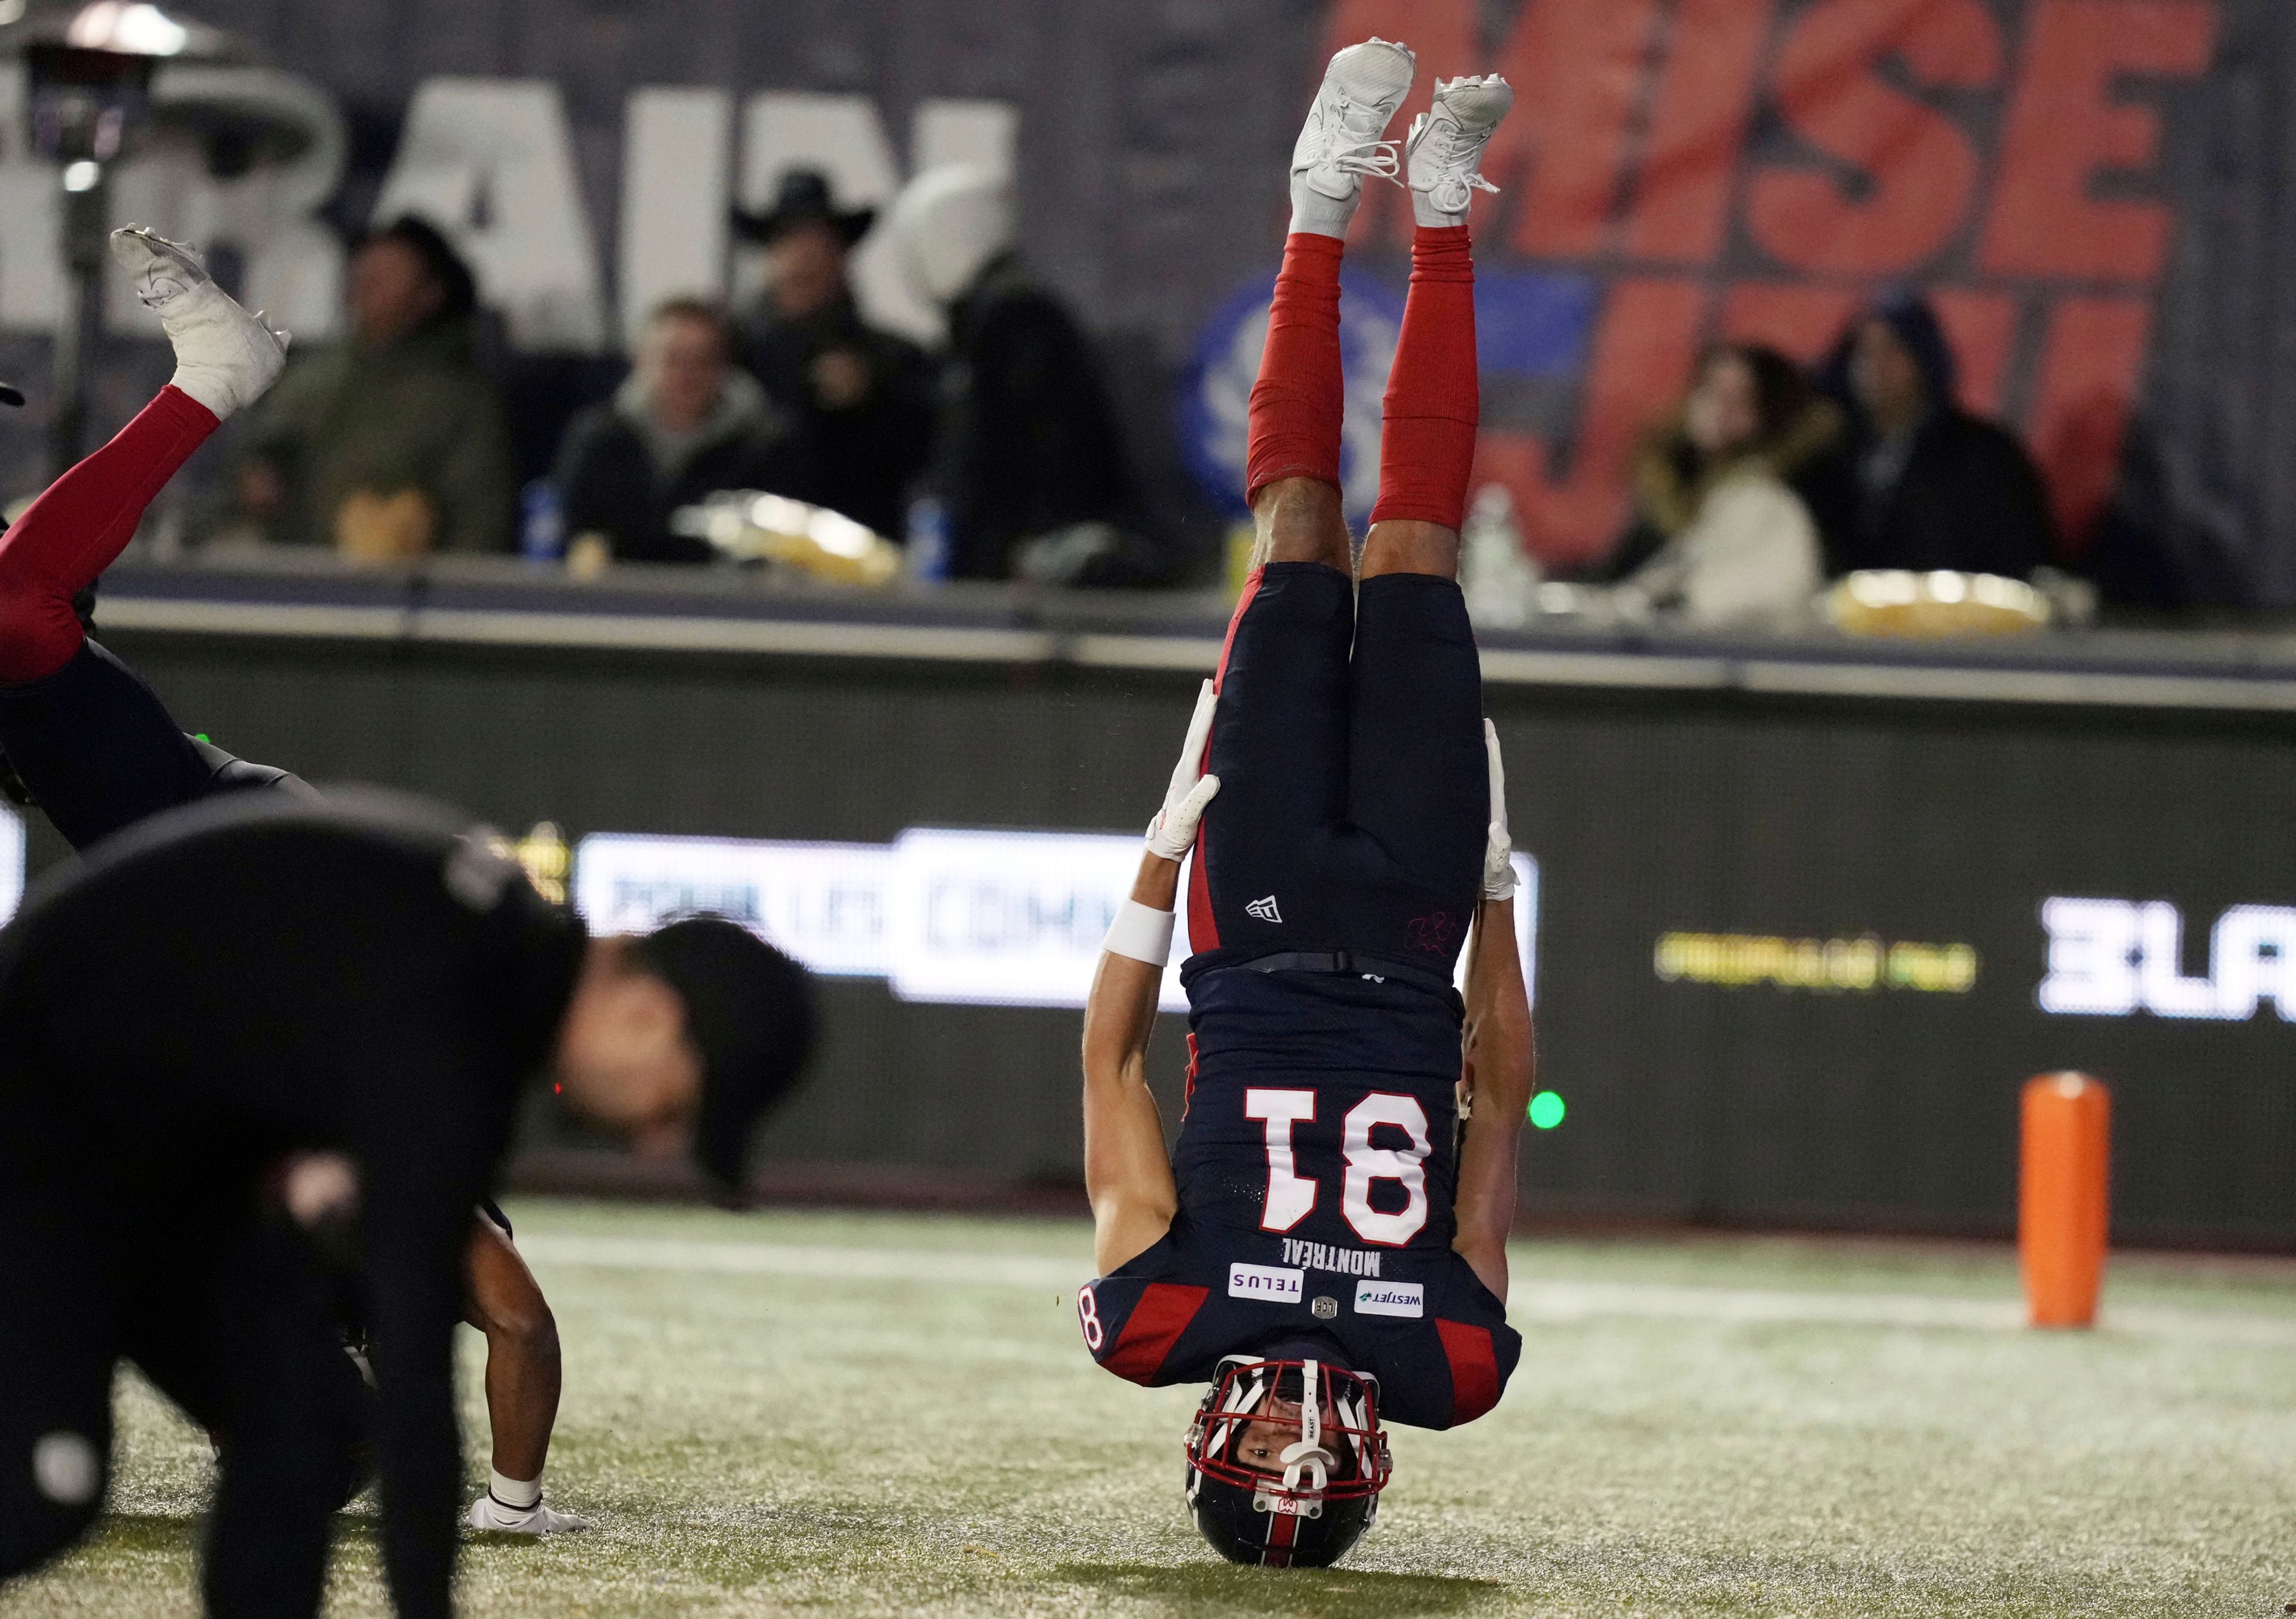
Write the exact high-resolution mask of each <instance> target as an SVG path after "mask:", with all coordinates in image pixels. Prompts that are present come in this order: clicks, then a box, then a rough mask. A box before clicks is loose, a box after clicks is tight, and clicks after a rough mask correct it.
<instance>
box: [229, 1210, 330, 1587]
mask: <svg viewBox="0 0 2296 1619" xmlns="http://www.w3.org/2000/svg"><path fill="white" fill-rule="evenodd" d="M218 1241H219V1243H220V1245H221V1252H220V1255H219V1258H218V1261H217V1267H216V1272H215V1284H214V1286H213V1287H212V1288H210V1289H209V1296H208V1299H207V1305H208V1310H209V1316H208V1320H207V1322H206V1323H205V1326H206V1336H207V1338H208V1341H209V1343H210V1344H212V1345H214V1349H215V1355H216V1364H217V1368H218V1370H219V1371H220V1372H221V1374H222V1377H223V1378H224V1382H225V1389H224V1424H225V1426H224V1429H223V1442H224V1443H223V1455H222V1468H221V1473H220V1477H219V1479H218V1482H217V1488H216V1499H215V1510H214V1512H213V1514H212V1516H211V1517H210V1518H209V1525H208V1541H207V1552H206V1558H205V1566H204V1568H203V1570H202V1583H203V1585H204V1587H205V1590H206V1594H207V1605H208V1611H209V1613H211V1614H218V1615H242V1614H244V1615H266V1616H267V1615H284V1616H291V1619H304V1616H306V1615H316V1613H317V1612H318V1610H319V1603H320V1599H321V1597H322V1595H323V1593H324V1589H325V1585H326V1566H327V1545H328V1541H329V1536H330V1532H331V1529H332V1519H333V1517H334V1514H335V1511H336V1509H338V1508H339V1507H340V1506H341V1505H342V1502H343V1499H344V1495H345V1492H346V1485H347V1484H348V1482H349V1481H350V1480H352V1479H353V1478H354V1477H355V1476H356V1472H357V1468H356V1463H355V1460H354V1458H355V1457H356V1456H357V1451H358V1450H359V1447H360V1446H361V1444H362V1443H364V1441H365V1432H364V1429H363V1420H364V1419H365V1410H364V1405H365V1402H364V1401H363V1400H361V1399H360V1398H358V1397H357V1383H358V1374H357V1370H356V1369H355V1368H354V1367H353V1366H352V1364H351V1361H350V1359H349V1357H348V1355H346V1354H345V1353H343V1345H342V1335H341V1331H340V1327H339V1326H338V1325H337V1318H336V1315H335V1312H334V1299H333V1296H332V1290H331V1288H330V1287H329V1285H328V1282H327V1280H326V1278H325V1276H324V1272H323V1271H322V1270H321V1268H320V1266H319V1264H318V1263H317V1261H316V1258H315V1257H314V1256H313V1255H312V1253H311V1251H310V1249H309V1247H307V1243H306V1240H305V1239H304V1238H303V1237H302V1235H301V1234H300V1233H299V1232H298V1231H295V1230H294V1228H293V1227H291V1225H289V1224H288V1223H287V1222H286V1221H285V1219H284V1218H283V1217H275V1218H272V1219H266V1220H259V1221H249V1222H244V1223H242V1225H241V1226H240V1227H239V1228H238V1229H237V1230H235V1231H228V1232H225V1233H219V1235H218Z"/></svg>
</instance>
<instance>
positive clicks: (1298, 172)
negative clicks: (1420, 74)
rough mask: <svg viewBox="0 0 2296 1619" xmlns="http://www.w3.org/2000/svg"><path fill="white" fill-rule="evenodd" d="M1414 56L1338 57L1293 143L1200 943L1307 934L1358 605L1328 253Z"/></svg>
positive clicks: (1219, 738) (1340, 747) (1336, 276)
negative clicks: (1313, 849)
mask: <svg viewBox="0 0 2296 1619" xmlns="http://www.w3.org/2000/svg"><path fill="white" fill-rule="evenodd" d="M1412 66H1413V64H1412V59H1411V53H1409V52H1408V51H1406V50H1405V49H1404V48H1403V47H1402V46H1400V45H1389V44H1386V43H1384V42H1383V41H1379V40H1372V41H1369V42H1367V43H1365V44H1363V45H1351V46H1349V48H1348V49H1346V50H1344V51H1341V53H1339V54H1338V55H1336V56H1334V57H1333V59H1332V62H1331V66H1330V68H1329V69H1328V70H1326V71H1325V74H1324V82H1323V85H1322V86H1321V87H1320V88H1319V90H1318V91H1317V93H1316V103H1315V105H1314V107H1313V108H1312V109H1311V110H1310V111H1309V113H1308V122H1307V126H1306V127H1305V128H1304V129H1303V130H1302V131H1301V132H1300V139H1299V142H1298V143H1297V145H1296V146H1295V147H1294V149H1293V151H1292V232H1291V234H1290V236H1289V237H1288V238H1287V240H1286V241H1285V242H1284V248H1283V272H1282V274H1279V275H1278V276H1277V278H1276V282H1275V302H1274V304H1273V306H1272V307H1271V308H1270V309H1269V312H1268V326H1267V348H1266V350H1265V352H1264V353H1263V354H1262V356H1261V359H1260V365H1259V380H1258V381H1257V382H1255V383H1254V384H1253V386H1252V390H1251V440H1250V452H1249V457H1250V460H1249V464H1250V472H1249V477H1248V479H1247V488H1246V495H1247V496H1248V498H1249V499H1250V501H1251V508H1252V513H1253V518H1254V521H1255V523H1256V524H1257V526H1258V530H1259V534H1258V540H1257V545H1256V549H1255V552H1254V556H1253V563H1254V567H1253V569H1252V573H1251V579H1250V581H1249V583H1248V584H1247V585H1246V586H1245V588H1244V593H1243V600H1242V601H1241V602H1239V603H1238V604H1237V606H1236V611H1235V617H1234V620H1233V621H1232V622H1231V623H1230V624H1229V626H1228V633H1227V644H1226V647H1225V648H1224V649H1223V650H1222V652H1221V657H1220V667H1219V674H1218V691H1219V706H1218V709H1217V710H1216V712H1215V714H1214V717H1213V721H1212V733H1211V740H1210V745H1209V754H1208V759H1207V768H1208V769H1209V770H1210V773H1212V774H1214V775H1217V776H1218V777H1219V779H1220V783H1221V785H1220V793H1219V796H1218V797H1216V798H1214V799H1213V800H1212V802H1211V805H1210V808H1209V809H1208V810H1207V812H1206V813H1205V816H1204V822H1203V830H1202V831H1201V834H1200V838H1199V841H1198V843H1197V846H1196V859H1195V862H1194V865H1193V875H1192V877H1191V879H1190V882H1189V892H1188V932H1189V939H1190V942H1191V944H1193V946H1194V948H1195V949H1196V950H1198V951H1209V950H1215V949H1234V948H1246V947H1251V946H1253V945H1259V946H1262V947H1264V948H1267V949H1271V950H1272V949H1278V948H1283V947H1285V946H1286V945H1293V946H1297V945H1301V944H1309V943H1314V942H1317V941H1316V938H1315V936H1314V933H1313V932H1312V930H1311V929H1312V927H1313V924H1314V921H1315V919H1314V917H1313V916H1312V912H1311V908H1312V906H1313V904H1314V895H1315V889H1316V885H1314V884H1311V883H1308V882H1304V881H1300V882H1287V881H1286V880H1285V875H1286V874H1287V873H1291V872H1293V871H1298V870H1300V859H1301V855H1302V854H1303V852H1304V851H1305V850H1306V849H1307V847H1308V843H1309V840H1310V839H1311V838H1312V837H1313V835H1314V834H1315V832H1316V829H1319V828H1324V827H1329V826H1332V825H1334V824H1336V823H1337V822H1339V821H1340V820H1341V818H1342V816H1343V815H1344V814H1345V811H1346V797H1345V793H1346V775H1345V771H1346V758H1347V656H1348V647H1349V643H1350V642H1351V641H1352V640H1353V638H1354V634H1355V611H1354V591H1353V587H1352V585H1351V582H1350V579H1349V573H1350V558H1349V544H1348V530H1347V523H1346V520H1345V519H1344V518H1343V517H1342V515H1341V506H1340V428H1341V413H1342V409H1343V406H1344V401H1345V394H1346V388H1345V383H1344V381H1343V380H1342V378H1341V372H1340V259H1341V253H1342V251H1343V249H1344V241H1343V238H1344V237H1345V235H1346V233H1347V228H1348V222H1349V219H1351V218H1352V217H1354V214H1355V209H1356V205H1357V201H1358V200H1360V198H1361V195H1362V190H1363V181H1364V176H1365V175H1366V174H1369V173H1376V172H1379V171H1380V169H1381V168H1382V164H1384V165H1385V166H1386V167H1388V168H1392V165H1393V153H1392V151H1391V150H1390V148H1388V147H1387V146H1386V145H1385V144H1384V143H1382V142H1381V140H1380V135H1381V134H1382V132H1383V131H1384V130H1385V128H1386V127H1387V123H1388V120H1389V119H1390V118H1392V117H1393V116H1394V113H1395V110H1396V108H1397V107H1398V106H1400V105H1401V104H1402V102H1403V97H1404V95H1405V94H1406V93H1407V92H1408V91H1409V89H1410V87H1411V74H1412ZM1287 897H1288V898H1289V900H1290V903H1291V907H1292V908H1291V910H1290V912H1288V913H1287V912H1285V911H1284V909H1283V906H1284V902H1285V900H1286V898H1287ZM1303 929H1307V930H1308V931H1303Z"/></svg>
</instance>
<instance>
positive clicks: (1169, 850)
mask: <svg viewBox="0 0 2296 1619" xmlns="http://www.w3.org/2000/svg"><path fill="white" fill-rule="evenodd" d="M1217 702H1218V699H1217V698H1216V697H1214V696H1213V694H1212V683H1211V682H1210V681H1206V682H1205V683H1204V686H1203V690H1202V691H1199V692H1198V693H1197V694H1196V711H1195V713H1194V715H1192V716H1191V717H1190V719H1189V721H1188V740H1186V741H1185V742H1184V743H1183V744H1181V747H1180V762H1179V763H1178V764H1177V765H1174V766H1172V784H1171V786H1169V787H1168V788H1166V789H1164V807H1163V808H1162V809H1160V810H1158V811H1157V812H1156V819H1154V820H1153V821H1151V822H1149V823H1148V848H1149V852H1150V853H1152V854H1160V855H1162V856H1163V857H1164V858H1165V859H1167V860H1177V859H1179V858H1180V857H1181V856H1182V855H1184V854H1186V853H1187V852H1188V851H1189V850H1190V849H1192V848H1193V847H1194V846H1195V843H1196V827H1197V824H1198V823H1199V822H1201V821H1202V820H1203V818H1204V805H1207V804H1210V802H1211V801H1212V795H1213V794H1214V793H1217V792H1218V791H1219V778H1218V776H1208V775H1206V774H1204V744H1205V743H1207V742H1209V741H1210V740H1211V735H1212V708H1213V706H1214V705H1215V704H1216V703H1217Z"/></svg>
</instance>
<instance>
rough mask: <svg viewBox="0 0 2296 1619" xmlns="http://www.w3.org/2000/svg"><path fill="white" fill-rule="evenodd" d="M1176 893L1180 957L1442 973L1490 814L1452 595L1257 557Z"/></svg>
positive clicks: (1418, 580)
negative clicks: (1347, 953) (1199, 817)
mask: <svg viewBox="0 0 2296 1619" xmlns="http://www.w3.org/2000/svg"><path fill="white" fill-rule="evenodd" d="M1218 689H1219V702H1218V707H1217V708H1216V709H1215V710H1214V711H1213V715H1212V736H1211V743H1210V748H1209V758H1208V763H1207V765H1206V768H1207V769H1208V770H1209V772H1210V773H1211V774H1213V775H1216V776H1218V778H1219V780H1220V789H1219V793H1218V797H1215V798H1213V799H1212V801H1211V804H1210V807H1209V808H1207V809H1206V810H1205V812H1204V821H1203V827H1202V830H1201V832H1200V833H1199V834H1198V838H1197V843H1196V860H1195V866H1194V871H1193V876H1192V877H1191V879H1190V881H1189V889H1188V933H1189V939H1190V943H1191V944H1192V945H1193V948H1194V949H1195V951H1196V952H1197V953H1208V952H1212V951H1218V952H1219V953H1220V954H1221V955H1223V956H1228V957H1232V958H1233V959H1235V960H1239V961H1240V960H1243V959H1245V958H1247V957H1249V956H1253V955H1266V954H1270V953H1275V952H1279V951H1293V950H1308V951H1331V950H1363V951H1372V952H1375V953H1379V954H1382V955H1388V956H1393V957H1396V958H1398V959H1401V960H1406V961H1421V962H1424V963H1425V964H1426V965H1427V966H1428V967H1430V968H1431V969H1436V970H1438V971H1439V972H1441V973H1442V974H1444V975H1445V976H1448V975H1449V974H1450V972H1451V970H1452V969H1453V967H1454V966H1455V965H1456V962H1457V960H1458V955H1459V951H1460V948H1461V946H1462V945H1463V944H1464V942H1465V939H1466V932H1467V925H1468V923H1469V922H1470V921H1471V920H1472V919H1473V917H1474V913H1475V901H1476V896H1477V895H1478V894H1479V893H1480V888H1481V882H1482V867H1483V849H1484V843H1485V838H1486V835H1487V829H1488V822H1489V817H1490V788H1489V777H1488V765H1487V764H1486V761H1485V758H1484V754H1483V706H1482V705H1483V689H1482V670H1481V666H1480V662H1479V661H1478V659H1477V658H1476V654H1475V638H1474V633H1473V631H1472V628H1471V627H1470V626H1469V625H1468V623H1467V608H1466V601H1465V599H1464V597H1463V596H1461V594H1460V593H1459V586H1458V585H1457V584H1456V582H1454V581H1452V580H1449V579H1443V578H1438V577H1436V576H1434V575H1431V574H1382V575H1381V576H1379V577H1377V578H1374V579H1366V580H1365V581H1364V582H1363V584H1362V585H1361V586H1360V589H1359V590H1358V589H1357V587H1355V586H1354V585H1352V584H1351V582H1350V581H1349V578H1348V576H1346V575H1345V574H1342V573H1341V572H1339V571H1338V570H1337V569H1335V568H1326V567H1325V566H1324V565H1323V564H1322V563H1320V562H1271V563H1269V564H1268V565H1267V567H1266V568H1262V569H1261V570H1260V571H1259V573H1258V574H1257V575H1256V576H1254V579H1253V582H1252V584H1251V585H1250V586H1248V587H1247V589H1246V592H1245V595H1244V599H1243V601H1242V603H1241V604H1240V605H1239V606H1238V608H1237V610H1236V616H1235V619H1234V623H1233V624H1232V625H1231V626H1229V630H1228V644H1227V650H1226V652H1225V654H1223V656H1222V658H1221V664H1220V675H1219V683H1218Z"/></svg>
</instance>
